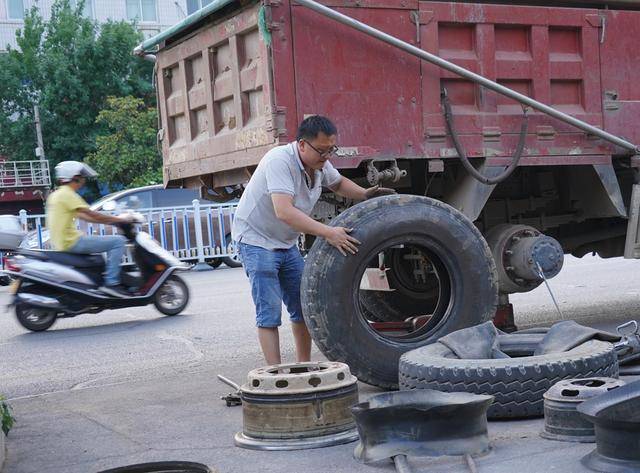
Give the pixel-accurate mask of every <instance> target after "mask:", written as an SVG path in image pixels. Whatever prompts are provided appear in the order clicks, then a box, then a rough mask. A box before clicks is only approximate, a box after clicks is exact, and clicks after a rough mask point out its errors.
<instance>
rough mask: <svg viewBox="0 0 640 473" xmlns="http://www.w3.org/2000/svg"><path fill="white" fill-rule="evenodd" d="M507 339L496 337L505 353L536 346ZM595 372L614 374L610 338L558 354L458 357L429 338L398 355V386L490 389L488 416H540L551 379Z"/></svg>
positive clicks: (483, 391)
mask: <svg viewBox="0 0 640 473" xmlns="http://www.w3.org/2000/svg"><path fill="white" fill-rule="evenodd" d="M508 338H509V335H506V336H500V337H499V340H500V349H501V350H503V351H506V352H507V354H508V355H513V353H509V352H510V351H511V350H513V352H515V353H518V354H522V353H523V351H527V350H529V349H534V348H535V347H532V346H531V341H530V340H526V338H525V337H519V338H518V337H516V338H513V340H506V339H508ZM503 342H505V343H504V345H503ZM518 345H521V346H520V347H518ZM506 348H509V349H506ZM531 354H532V352H530V353H529V355H531ZM600 376H602V377H613V378H617V377H618V358H617V357H616V354H615V350H614V349H613V345H612V344H611V343H608V342H601V341H598V340H591V341H589V342H586V343H583V344H582V345H579V346H577V347H576V348H574V349H572V350H569V351H566V352H562V353H551V354H547V355H539V356H524V357H518V358H500V359H485V360H461V359H458V358H456V357H455V355H454V354H453V352H452V351H451V350H450V349H449V348H447V346H446V345H444V344H442V343H434V344H432V345H429V346H427V347H422V348H419V349H417V350H414V351H412V352H409V353H405V354H404V355H403V356H402V358H400V389H402V390H408V389H436V390H438V391H444V392H468V393H475V394H489V395H491V396H494V397H495V400H494V401H493V404H492V405H491V406H490V407H489V410H488V411H487V416H488V417H489V418H490V419H508V418H518V417H533V416H541V415H542V414H543V407H544V399H543V397H542V396H543V394H544V393H545V392H547V390H549V388H551V386H553V385H554V384H555V383H557V382H558V381H561V380H563V379H572V378H592V377H600Z"/></svg>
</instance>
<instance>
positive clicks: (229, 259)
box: [222, 256, 242, 268]
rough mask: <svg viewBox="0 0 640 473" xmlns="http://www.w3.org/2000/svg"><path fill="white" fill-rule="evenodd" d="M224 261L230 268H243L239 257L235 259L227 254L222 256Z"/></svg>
mask: <svg viewBox="0 0 640 473" xmlns="http://www.w3.org/2000/svg"><path fill="white" fill-rule="evenodd" d="M222 261H223V262H224V264H226V265H227V266H229V267H230V268H242V262H241V261H240V260H239V259H233V258H232V257H230V256H225V257H224V258H222Z"/></svg>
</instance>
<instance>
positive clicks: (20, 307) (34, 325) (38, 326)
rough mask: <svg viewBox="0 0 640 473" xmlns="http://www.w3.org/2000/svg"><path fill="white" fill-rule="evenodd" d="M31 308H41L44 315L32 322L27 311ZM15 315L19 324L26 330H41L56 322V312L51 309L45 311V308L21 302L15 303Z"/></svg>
mask: <svg viewBox="0 0 640 473" xmlns="http://www.w3.org/2000/svg"><path fill="white" fill-rule="evenodd" d="M31 309H36V310H42V311H43V312H45V316H44V317H43V319H42V320H41V321H37V322H34V321H32V320H29V318H28V315H29V312H28V311H29V310H31ZM16 317H17V318H18V322H20V325H22V326H23V327H24V328H26V329H27V330H31V331H32V332H43V331H45V330H47V329H48V328H50V327H51V326H52V325H53V324H54V323H55V322H56V319H57V314H56V312H55V311H53V310H50V311H46V310H45V309H38V308H33V307H31V306H27V305H26V304H23V303H17V304H16Z"/></svg>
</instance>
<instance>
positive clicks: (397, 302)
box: [360, 249, 438, 321]
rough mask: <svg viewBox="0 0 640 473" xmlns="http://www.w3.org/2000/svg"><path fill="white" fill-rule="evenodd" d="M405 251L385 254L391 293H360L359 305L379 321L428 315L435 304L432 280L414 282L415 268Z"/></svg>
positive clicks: (436, 292)
mask: <svg viewBox="0 0 640 473" xmlns="http://www.w3.org/2000/svg"><path fill="white" fill-rule="evenodd" d="M412 256H413V255H411V254H410V252H409V251H406V250H404V249H391V250H388V251H386V252H385V265H386V267H387V271H386V275H387V280H388V281H389V287H390V289H392V290H391V291H371V290H368V291H360V302H361V303H362V305H363V306H364V307H366V309H367V310H368V311H369V312H370V313H371V314H372V315H373V316H374V318H375V320H379V321H398V320H404V319H406V318H407V317H415V316H419V315H425V314H431V313H432V312H433V311H434V309H435V308H436V305H437V303H438V281H437V280H435V277H433V276H432V275H430V276H431V277H429V278H427V279H426V280H424V281H415V279H414V278H413V272H414V271H415V269H416V268H415V266H414V264H413V262H412V261H411V257H412Z"/></svg>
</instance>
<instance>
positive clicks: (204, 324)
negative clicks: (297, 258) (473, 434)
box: [0, 259, 640, 473]
mask: <svg viewBox="0 0 640 473" xmlns="http://www.w3.org/2000/svg"><path fill="white" fill-rule="evenodd" d="M639 275H640V264H637V263H635V262H630V261H623V260H611V261H604V262H602V261H596V260H595V259H586V260H584V261H577V260H572V259H571V260H569V261H568V263H567V266H566V268H565V269H564V270H563V273H561V275H560V276H559V277H558V278H556V279H554V280H552V282H551V284H552V286H553V287H554V289H555V291H556V294H557V297H558V299H559V300H560V303H561V305H562V309H563V312H564V313H565V316H568V317H572V318H578V319H581V320H584V321H588V322H590V323H595V324H600V325H604V326H608V327H611V326H612V325H614V324H615V323H616V322H617V321H619V320H627V319H628V318H630V317H631V316H635V317H637V316H638V314H639V313H640V312H639V310H638V309H640V300H639V299H638V297H637V296H638V295H640V294H639V292H640V291H639V290H638V288H637V286H636V284H637V281H638V280H640V279H639V278H638V276H639ZM188 278H189V283H190V286H191V288H192V291H193V301H194V302H193V304H192V306H191V307H190V308H189V309H188V310H187V313H186V314H185V315H184V316H180V317H174V318H166V317H160V316H159V315H158V314H157V313H155V312H154V311H153V309H150V308H149V309H146V308H145V309H133V310H132V309H130V310H125V311H114V312H112V313H105V314H104V315H105V316H104V317H103V316H96V315H93V316H92V315H86V316H80V317H78V318H76V319H70V320H63V321H61V322H60V323H59V324H56V326H54V330H52V331H50V332H46V333H40V334H30V333H26V332H25V331H24V330H23V329H21V327H19V326H18V325H17V323H15V322H14V321H13V319H12V317H13V316H12V315H9V314H5V315H4V316H3V317H2V318H1V319H0V363H1V367H0V392H3V393H4V394H5V395H7V397H9V398H10V399H12V400H11V404H12V406H13V407H14V412H15V416H16V418H17V424H16V426H15V428H14V430H13V431H12V432H11V434H10V437H9V438H8V447H9V455H8V459H7V463H6V466H5V469H4V470H3V473H31V472H33V473H35V472H42V471H47V472H56V473H57V472H61V473H76V472H77V473H87V472H97V471H100V470H102V469H106V468H112V467H116V466H122V465H126V464H131V463H137V462H147V461H160V460H185V461H195V462H200V463H205V464H207V465H209V466H210V467H211V468H212V469H214V470H217V471H219V472H221V473H233V472H238V473H240V472H242V473H253V472H256V473H258V472H259V473H270V472H281V471H287V472H291V473H297V472H309V473H316V472H317V473H321V472H322V473H325V472H340V473H341V472H366V471H370V472H376V471H377V472H387V471H388V472H391V471H394V469H393V467H392V465H391V464H390V463H384V464H381V465H375V466H373V467H372V466H365V465H360V464H358V463H357V462H355V460H353V459H352V456H351V455H352V451H353V447H354V444H350V445H343V446H338V447H332V448H327V449H319V450H307V451H298V452H255V451H249V450H243V449H239V448H236V447H234V446H233V434H234V433H235V432H236V431H238V430H240V429H241V424H242V415H241V408H240V407H234V408H227V407H226V406H225V404H224V402H223V401H221V400H220V399H219V397H220V396H221V395H224V394H226V393H228V392H229V390H230V388H228V387H227V386H225V385H223V384H221V383H220V382H218V381H217V379H216V377H215V376H216V374H217V373H222V374H225V375H226V376H228V377H230V378H232V379H234V380H236V381H242V380H243V379H244V376H245V375H246V373H247V372H248V371H249V370H250V369H252V368H254V367H256V366H259V365H260V364H262V362H261V357H260V353H259V349H258V346H257V342H256V340H255V333H254V329H253V320H252V307H251V301H250V297H249V291H248V285H247V283H246V281H245V278H244V275H243V273H242V271H241V270H229V269H224V270H222V269H221V270H216V271H213V272H209V273H199V274H189V275H188ZM545 291H546V290H542V289H541V288H539V289H538V290H536V291H534V292H532V293H529V294H523V295H519V296H517V297H514V298H513V299H514V305H515V306H516V311H517V313H518V315H517V322H519V323H520V324H523V325H532V324H536V323H549V322H552V321H553V320H557V319H558V316H557V315H556V314H555V308H553V306H552V304H551V302H550V299H549V297H548V294H546V293H545ZM3 302H4V300H2V299H0V303H3ZM282 339H283V340H282V342H283V345H284V356H285V359H288V360H291V359H292V358H293V351H292V340H291V336H290V334H289V332H288V330H286V331H283V332H282ZM313 356H314V358H315V359H321V358H322V356H321V354H319V353H318V352H317V351H316V352H314V355H313ZM360 389H361V398H365V397H367V396H370V395H372V394H374V393H377V392H379V391H378V390H377V389H375V388H372V387H369V386H366V385H361V386H360ZM541 427H542V420H533V421H517V422H497V423H496V422H492V423H491V425H490V435H491V439H492V443H493V447H494V448H493V450H492V452H491V453H490V454H489V455H487V456H485V457H483V458H481V459H479V460H478V461H477V463H478V470H479V471H480V472H482V473H485V472H486V473H489V472H512V471H518V472H519V473H529V472H530V473H534V472H535V473H538V472H540V471H543V470H546V471H558V472H567V473H571V472H582V471H584V468H582V467H581V466H580V464H579V459H580V458H581V457H582V456H583V455H584V454H586V453H587V452H589V451H590V450H591V449H593V445H585V444H568V443H562V442H552V441H546V440H542V439H541V438H539V436H538V433H539V431H540V429H541ZM411 463H412V465H413V466H414V468H415V470H416V472H417V473H418V472H422V471H424V472H426V471H429V472H443V473H444V472H466V471H468V470H467V469H466V467H465V466H464V465H463V463H462V462H461V460H460V459H457V458H442V459H419V460H416V459H412V461H411Z"/></svg>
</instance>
